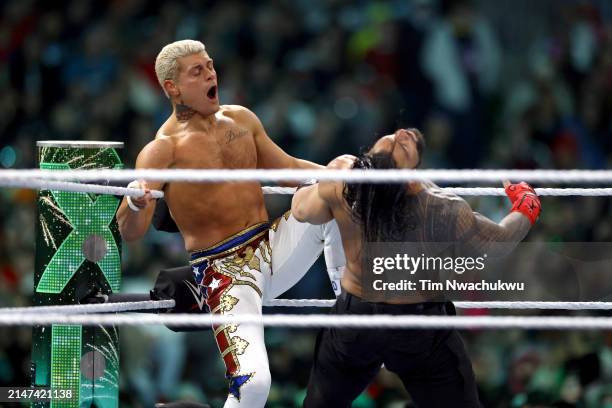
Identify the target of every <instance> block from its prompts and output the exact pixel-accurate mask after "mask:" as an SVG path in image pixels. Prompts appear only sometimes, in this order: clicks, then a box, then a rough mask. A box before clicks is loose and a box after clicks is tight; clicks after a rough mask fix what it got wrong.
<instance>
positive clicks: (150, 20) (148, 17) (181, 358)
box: [0, 0, 612, 408]
mask: <svg viewBox="0 0 612 408" xmlns="http://www.w3.org/2000/svg"><path fill="white" fill-rule="evenodd" d="M184 38H193V39H199V40H201V41H202V42H204V43H205V45H206V48H207V51H208V52H209V54H210V55H211V57H212V58H213V59H214V61H215V66H216V70H217V74H218V77H219V86H220V98H221V102H222V103H225V104H240V105H244V106H246V107H248V108H250V109H251V110H253V111H254V112H255V113H256V114H257V115H258V116H259V117H260V119H261V120H262V122H263V124H264V127H265V128H266V131H267V133H268V134H269V135H270V137H271V138H272V139H273V140H274V141H275V142H276V143H277V144H279V145H280V146H281V147H282V148H283V149H285V150H286V151H287V152H289V153H291V154H293V155H295V156H297V157H300V158H305V159H309V160H313V161H315V162H319V163H322V164H325V163H327V162H328V161H329V160H331V159H332V158H333V157H335V156H337V155H339V154H343V153H353V154H354V153H357V152H359V151H360V150H361V149H363V148H364V147H366V146H367V145H369V144H370V143H371V142H372V141H373V140H374V139H375V138H376V137H377V136H380V135H383V134H386V133H389V132H391V131H393V130H395V129H396V128H397V127H418V128H420V129H422V131H423V133H424V134H425V138H426V140H427V144H428V146H427V151H426V155H425V158H424V162H423V167H425V168H521V169H535V168H547V169H603V168H610V167H611V165H612V4H611V3H610V2H608V1H606V0H599V1H595V0H593V1H579V0H564V1H556V0H541V1H537V2H534V1H529V0H498V1H495V2H490V1H486V0H473V1H470V0H393V1H348V0H293V1H286V0H265V1H258V2H246V1H238V0H224V1H196V0H192V1H184V2H166V1H162V0H157V1H146V0H122V1H110V2H107V1H101V0H98V1H95V0H92V1H81V0H71V1H66V2H63V3H57V4H56V3H54V2H49V3H48V2H44V1H33V0H7V1H3V2H1V3H0V91H1V92H0V141H1V142H0V168H33V167H35V166H36V165H37V160H36V148H35V143H36V141H37V140H100V141H123V142H125V148H124V149H123V150H122V153H121V154H122V156H123V159H124V162H125V163H126V165H127V167H133V165H134V161H135V158H136V155H137V153H138V152H139V150H140V149H141V148H142V147H143V146H144V145H145V144H146V143H147V142H148V141H150V140H151V139H152V138H153V137H154V136H155V133H156V130H157V128H158V127H159V126H160V125H161V124H162V123H163V122H164V121H165V120H166V118H167V117H168V115H169V114H170V112H171V107H170V104H169V102H168V100H167V99H166V98H165V96H164V95H163V93H162V92H161V90H160V88H159V85H158V83H157V80H156V77H155V71H154V62H155V57H156V55H157V53H158V52H159V50H160V49H161V47H162V46H163V45H165V44H167V43H169V42H172V41H174V40H177V39H184ZM203 154H204V155H205V152H204V153H203ZM470 202H471V203H472V204H473V206H474V208H476V209H478V210H479V211H481V212H482V213H484V214H486V215H487V216H489V217H491V218H493V219H500V218H501V216H502V215H503V214H504V212H505V211H507V209H508V205H507V203H505V202H504V201H503V200H500V199H484V198H481V199H473V200H471V201H470ZM35 204H36V192H33V191H29V190H8V189H2V190H0V307H3V306H18V305H26V304H28V302H29V299H30V296H31V292H32V281H33V278H32V276H33V268H34V264H33V259H34V245H33V243H34V242H35V239H34V234H35V232H34V231H35V229H34V228H35V219H36V218H35V211H36V205H35ZM269 204H270V208H271V214H278V213H279V212H280V211H282V210H283V209H284V208H287V206H288V201H287V199H282V198H278V197H277V198H272V199H269ZM543 208H544V210H543V213H542V216H541V219H540V221H539V222H538V224H537V226H536V227H535V228H534V230H533V231H532V232H531V234H530V235H529V237H528V239H529V240H531V241H547V242H552V241H556V242H562V241H566V242H571V241H584V242H591V241H595V242H609V241H612V202H611V201H610V200H609V199H607V198H578V197H576V198H545V199H543ZM185 261H186V255H185V253H184V249H183V246H182V242H181V241H180V238H179V237H177V236H173V235H170V234H165V233H159V232H155V231H152V232H151V233H150V234H148V235H147V237H146V238H145V240H144V243H140V244H134V245H129V246H126V248H124V274H123V276H124V290H126V291H127V292H130V291H131V292H134V291H140V292H142V291H146V290H148V288H150V286H151V285H152V283H153V280H154V277H155V275H156V273H157V271H158V270H159V269H161V268H162V267H168V266H176V265H181V264H182V263H184V262H185ZM313 269H314V270H313V271H311V273H310V274H309V275H308V278H307V279H306V281H305V282H302V283H301V284H300V285H299V286H298V287H297V288H295V289H294V290H292V292H291V293H289V294H288V295H287V297H331V296H332V292H331V290H330V289H329V288H328V283H326V276H325V273H324V272H323V271H322V267H321V265H319V264H317V265H316V267H315V268H313ZM283 312H286V310H283ZM121 332H122V359H123V360H122V377H121V393H122V401H124V402H122V404H121V406H122V407H130V406H131V407H140V406H151V404H152V402H153V401H156V400H162V399H175V398H179V397H189V396H192V397H194V398H199V399H205V400H208V401H212V402H213V405H215V404H217V405H216V406H220V405H219V404H220V403H221V401H222V400H223V399H224V394H225V389H226V385H225V384H224V381H223V374H222V373H223V367H222V362H221V359H220V358H219V357H218V351H217V350H216V346H215V344H214V342H213V340H212V335H211V334H210V333H207V332H205V333H190V334H176V333H173V332H170V331H169V330H167V329H165V328H157V327H152V328H139V329H133V328H125V329H122V331H121ZM29 336H30V329H28V328H21V329H18V330H11V331H10V332H9V331H8V330H7V329H6V328H0V386H3V385H14V384H28V383H29V379H28V373H29V354H28V353H29V348H30V341H31V339H30V337H29ZM465 338H466V342H467V346H468V349H469V354H470V356H471V357H472V361H473V365H474V369H475V371H476V377H477V379H478V383H479V388H480V392H481V396H482V400H483V403H484V404H485V406H487V407H522V406H529V407H544V406H556V407H612V336H611V335H610V334H606V333H602V332H584V333H580V332H570V333H568V332H563V333H561V332H559V333H550V332H531V331H511V332H507V331H479V332H466V333H465ZM313 343H314V333H313V332H310V331H294V330H284V329H272V330H268V332H267V344H268V347H269V356H270V363H271V370H272V376H273V388H272V392H271V394H270V400H269V401H270V402H269V406H270V407H293V406H299V404H300V398H301V397H303V393H304V387H305V385H306V383H307V379H308V372H309V369H310V363H311V361H312V351H313ZM143 345H144V347H143ZM407 400H408V397H407V396H406V395H405V392H404V391H403V388H402V387H401V385H400V383H399V381H398V380H397V379H396V378H395V377H394V376H392V375H390V374H388V373H386V372H384V371H383V372H381V374H380V375H379V377H377V379H376V381H375V382H374V383H373V384H372V385H371V386H370V387H368V389H367V391H366V392H365V393H364V394H363V395H362V396H361V397H360V398H359V399H358V401H357V402H356V403H355V406H357V407H398V408H399V407H404V406H410V405H409V403H408V405H406V403H405V402H401V401H407ZM553 401H554V402H555V403H554V405H553V403H552V402H553Z"/></svg>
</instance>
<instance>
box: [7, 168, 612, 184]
mask: <svg viewBox="0 0 612 408" xmlns="http://www.w3.org/2000/svg"><path fill="white" fill-rule="evenodd" d="M32 178H34V179H42V178H44V179H46V180H64V181H75V180H79V181H99V180H106V181H113V182H118V181H122V182H126V181H127V182H129V181H132V180H157V181H167V182H179V181H180V182H209V183H217V182H227V181H242V182H244V181H260V182H282V181H306V180H310V179H317V180H320V181H329V180H343V181H346V182H352V183H357V182H361V183H363V182H368V183H402V182H407V181H414V180H430V181H434V182H443V183H465V182H501V181H503V180H514V181H526V182H532V183H537V182H540V183H608V184H610V183H612V170H486V169H472V170H450V169H447V170H410V169H386V170H303V169H301V170H296V169H232V170H230V169H162V170H160V169H138V170H129V169H121V170H116V169H96V170H37V169H30V170H27V169H25V170H0V183H1V182H4V181H5V180H18V179H21V180H24V179H32Z"/></svg>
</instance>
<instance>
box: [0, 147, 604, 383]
mask: <svg viewBox="0 0 612 408" xmlns="http://www.w3.org/2000/svg"><path fill="white" fill-rule="evenodd" d="M96 146H97V147H101V148H102V149H103V150H104V149H108V146H105V147H102V145H100V146H98V145H96ZM77 147H83V146H77ZM41 161H42V160H41ZM58 170H59V171H58ZM313 178H315V179H318V180H320V181H323V180H343V181H345V182H370V183H400V182H407V181H414V180H430V181H433V182H439V183H447V184H463V183H501V182H502V181H503V180H518V181H526V182H529V183H542V184H553V185H571V184H579V185H612V171H608V170H600V171H590V170H569V171H554V170H532V171H526V170H481V169H474V170H371V171H356V170H351V171H342V170H337V171H334V170H321V171H318V170H313V171H310V170H285V169H280V170H213V169H211V170H192V169H172V170H124V169H121V168H98V169H71V168H68V167H61V166H60V167H57V166H56V168H43V169H40V170H0V187H5V188H25V189H38V190H41V192H44V191H46V192H51V193H53V194H55V195H56V196H57V193H58V192H67V193H70V194H77V195H78V194H84V193H86V194H90V195H92V194H95V195H99V196H131V197H140V196H142V195H144V191H143V190H140V189H134V188H126V187H117V186H114V185H109V184H119V183H124V184H127V182H130V181H132V180H136V179H138V180H156V181H166V182H193V183H206V182H237V181H259V182H262V183H265V182H268V183H269V182H278V181H306V180H309V179H313ZM262 188H263V192H264V194H292V193H293V192H294V191H295V189H293V188H284V187H262ZM444 189H445V190H446V191H449V192H452V193H455V194H458V195H461V196H504V195H505V193H504V190H503V188H493V187H446V188H444ZM536 192H537V193H538V195H540V196H595V197H609V196H612V188H601V187H579V188H578V187H563V188H536ZM152 195H153V197H154V198H160V197H163V192H161V191H154V192H152ZM115 209H116V207H115ZM65 218H66V219H67V220H68V221H69V222H71V221H72V218H71V217H70V216H67V217H65ZM41 233H42V234H43V235H44V237H43V238H44V240H46V241H48V235H49V234H50V232H49V231H44V230H43V231H41ZM56 249H57V248H56ZM88 259H89V258H88ZM90 260H91V259H90ZM94 261H96V262H98V261H99V262H102V261H101V260H100V259H98V260H95V259H94ZM66 265H67V264H66ZM71 267H72V266H71ZM39 278H40V277H39ZM39 283H40V281H39ZM110 286H111V289H112V291H117V292H118V289H119V287H118V285H116V284H112V285H110ZM51 292H53V291H52V290H47V291H42V292H41V293H51ZM55 293H59V292H58V291H55ZM334 302H335V300H333V299H274V300H271V301H269V302H267V303H265V304H264V306H268V307H309V308H327V307H330V306H332V305H333V304H334ZM38 304H39V305H37V306H31V307H10V308H0V326H34V327H41V328H43V330H44V327H47V326H51V325H53V327H57V328H58V332H59V330H60V329H62V330H64V329H65V330H67V331H70V330H71V329H70V328H72V327H80V326H83V327H90V326H105V327H106V326H138V325H166V326H168V327H174V326H182V327H193V328H209V327H211V325H230V324H252V325H264V326H267V327H292V328H302V329H305V328H315V327H316V328H319V327H345V328H346V327H351V328H356V327H361V328H401V329H422V328H456V329H467V330H473V329H520V330H526V329H529V330H612V317H601V316H597V317H594V316H583V315H581V316H520V315H516V316H494V315H487V316H462V315H459V316H418V315H416V316H415V315H403V316H392V315H377V316H375V317H372V316H369V315H363V316H361V315H350V316H334V315H326V314H300V315H299V319H296V315H295V314H264V315H240V316H230V315H214V314H208V313H206V314H181V313H174V314H169V313H163V312H167V311H170V310H172V309H173V308H174V307H175V306H176V305H175V301H174V300H149V299H146V294H143V295H142V296H141V297H140V298H138V299H136V300H131V301H115V302H108V303H99V304H62V305H49V304H44V302H38ZM454 305H455V307H456V308H458V309H506V310H556V311H604V312H605V311H609V310H612V302H607V301H589V302H565V301H458V302H454ZM83 330H84V329H83ZM58 335H59V334H58ZM43 337H44V336H42V337H40V338H38V340H40V341H43V340H44V341H46V342H49V341H50V342H51V343H52V344H51V348H53V342H54V341H55V337H54V338H53V339H50V338H44V339H43ZM109 337H110V336H109ZM58 338H59V337H58ZM58 344H59V343H58ZM73 346H75V345H73ZM58 347H59V346H58ZM75 347H77V346H75ZM39 348H40V347H39ZM43 348H44V347H43ZM35 354H36V353H35ZM73 354H74V355H77V356H78V354H79V352H74V353H73ZM49 366H53V364H52V362H49ZM57 367H58V368H57V369H58V370H60V371H55V372H53V373H52V375H51V384H50V386H51V387H54V386H55V387H58V386H60V385H62V386H67V387H76V385H75V384H76V383H74V382H73V383H70V381H68V382H66V381H62V380H61V378H62V375H63V374H62V372H61V369H62V367H61V365H57ZM51 371H53V369H51Z"/></svg>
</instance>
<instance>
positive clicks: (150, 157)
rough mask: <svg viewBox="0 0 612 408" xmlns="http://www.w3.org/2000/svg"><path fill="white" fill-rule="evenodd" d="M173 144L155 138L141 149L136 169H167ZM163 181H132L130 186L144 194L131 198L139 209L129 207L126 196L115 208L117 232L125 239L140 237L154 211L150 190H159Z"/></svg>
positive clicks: (170, 162) (170, 160)
mask: <svg viewBox="0 0 612 408" xmlns="http://www.w3.org/2000/svg"><path fill="white" fill-rule="evenodd" d="M172 157H173V145H172V142H170V141H169V140H167V139H155V140H154V141H152V142H151V143H149V144H148V145H146V146H145V147H144V149H142V151H141V152H140V154H139V155H138V158H137V159H136V168H137V169H167V168H169V167H170V165H171V164H172ZM163 186H164V183H163V182H157V181H155V182H149V181H147V182H145V181H139V182H136V183H134V182H132V183H130V187H135V188H141V189H144V190H145V191H146V194H145V195H144V196H143V197H140V198H132V203H133V205H134V206H135V207H137V208H138V209H139V211H135V210H134V209H132V208H130V207H129V206H128V203H127V198H126V197H124V199H123V201H122V202H121V205H120V206H119V209H118V210H117V223H118V224H119V232H120V233H121V236H122V237H123V239H124V240H126V241H135V240H137V239H140V238H142V237H143V236H144V235H145V233H146V232H147V230H148V229H149V225H150V224H151V218H152V217H153V212H154V211H155V199H154V198H153V197H152V196H151V193H150V190H161V189H162V188H163Z"/></svg>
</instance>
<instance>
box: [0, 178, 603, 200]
mask: <svg viewBox="0 0 612 408" xmlns="http://www.w3.org/2000/svg"><path fill="white" fill-rule="evenodd" d="M0 186H3V187H15V188H31V189H40V190H59V191H72V192H77V193H92V194H108V195H116V196H129V197H142V196H143V195H144V190H143V189H139V188H129V187H116V186H105V185H99V184H81V183H75V182H70V181H52V180H43V179H14V180H1V179H0ZM261 189H262V190H263V193H264V194H294V193H295V190H296V189H295V187H275V186H263V187H262V188H261ZM442 190H443V191H446V192H449V193H453V194H457V195H460V196H505V195H506V193H505V191H504V189H503V188H496V187H444V188H442ZM535 191H536V193H537V194H538V195H539V196H596V197H604V196H612V188H536V189H535ZM151 195H152V196H153V198H162V197H164V192H163V191H160V190H151Z"/></svg>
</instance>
